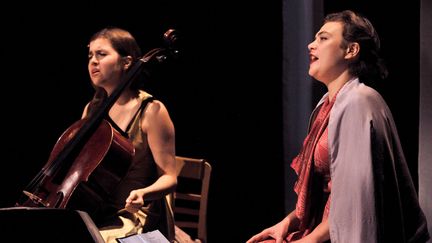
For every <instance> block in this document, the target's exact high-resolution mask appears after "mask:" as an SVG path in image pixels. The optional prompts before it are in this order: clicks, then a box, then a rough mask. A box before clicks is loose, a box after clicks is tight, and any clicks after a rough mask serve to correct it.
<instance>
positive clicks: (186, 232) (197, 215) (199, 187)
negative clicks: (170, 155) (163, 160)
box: [173, 156, 211, 243]
mask: <svg viewBox="0 0 432 243" xmlns="http://www.w3.org/2000/svg"><path fill="white" fill-rule="evenodd" d="M176 160H177V172H178V184H177V188H176V191H175V192H174V194H173V199H174V201H173V209H174V218H175V225H176V240H177V241H178V242H180V243H183V242H204V243H206V242H207V200H208V192H209V186H210V174H211V166H210V164H209V163H208V162H207V161H206V160H205V159H196V158H189V157H182V156H176Z"/></svg>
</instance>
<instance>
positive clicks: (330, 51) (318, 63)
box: [308, 22, 348, 84]
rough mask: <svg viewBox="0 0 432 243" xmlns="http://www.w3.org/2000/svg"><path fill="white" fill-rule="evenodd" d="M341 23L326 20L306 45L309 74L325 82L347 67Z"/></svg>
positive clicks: (334, 77)
mask: <svg viewBox="0 0 432 243" xmlns="http://www.w3.org/2000/svg"><path fill="white" fill-rule="evenodd" d="M342 32H343V23H341V22H327V23H325V24H324V25H323V26H322V27H321V29H320V30H319V31H318V33H317V34H316V35H315V40H314V41H313V42H311V43H310V44H309V45H308V49H309V58H310V59H309V60H310V63H309V75H310V76H312V77H314V78H315V79H316V80H319V81H321V82H323V83H325V84H328V83H329V82H331V81H332V80H335V79H336V78H337V77H339V76H340V75H341V73H342V72H344V71H346V70H347V69H348V62H347V60H346V59H345V54H346V50H345V48H343V47H342V43H343V37H342Z"/></svg>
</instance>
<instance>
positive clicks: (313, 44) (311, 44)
mask: <svg viewBox="0 0 432 243" xmlns="http://www.w3.org/2000/svg"><path fill="white" fill-rule="evenodd" d="M307 47H308V49H309V51H310V50H312V49H315V40H314V41H312V42H311V43H309V45H308V46H307Z"/></svg>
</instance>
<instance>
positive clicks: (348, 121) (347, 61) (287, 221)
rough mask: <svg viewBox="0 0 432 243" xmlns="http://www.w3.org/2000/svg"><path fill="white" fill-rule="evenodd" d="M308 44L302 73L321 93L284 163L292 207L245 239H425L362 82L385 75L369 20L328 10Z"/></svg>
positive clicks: (370, 242)
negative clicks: (291, 179)
mask: <svg viewBox="0 0 432 243" xmlns="http://www.w3.org/2000/svg"><path fill="white" fill-rule="evenodd" d="M308 49H309V58H310V64H309V75H310V76H312V77H313V78H315V79H316V80H318V81H320V82H321V83H323V84H324V85H325V86H326V87H327V91H328V92H327V93H326V94H325V95H324V96H323V97H322V99H321V101H320V102H319V103H318V104H317V106H316V108H315V110H314V111H313V113H312V115H311V121H310V127H309V133H308V135H307V136H306V138H305V139H304V142H303V147H302V149H301V150H300V152H299V154H298V155H297V156H296V157H295V158H294V159H293V161H292V163H291V167H292V168H293V169H294V171H295V172H296V174H297V175H298V179H297V182H296V184H295V185H294V191H295V192H296V193H297V196H298V197H297V204H296V208H295V209H294V210H293V211H292V212H291V213H289V214H288V215H286V217H285V218H283V219H282V220H281V221H280V222H279V223H277V224H275V225H273V226H270V227H268V228H266V229H264V230H262V231H261V232H259V233H257V234H256V235H254V236H252V237H251V238H250V239H249V240H248V241H247V243H256V242H267V243H270V242H277V243H282V242H296V243H301V242H338V243H339V242H340V243H346V242H349V243H366V242H367V243H376V242H380V243H381V242H392V243H395V242H401V243H402V242H412V243H414V242H416V243H425V242H427V240H428V239H429V234H428V230H427V225H426V218H425V216H424V214H423V212H422V209H421V208H420V206H419V203H418V199H417V194H416V191H415V188H414V184H413V181H412V179H411V177H410V173H409V171H408V167H407V164H406V162H405V158H404V154H403V151H402V146H401V144H400V141H399V137H398V133H397V130H396V126H395V123H394V121H393V118H392V114H391V112H390V109H389V108H388V106H387V104H386V103H385V101H384V99H383V98H382V97H381V95H380V94H379V93H378V92H377V91H376V90H374V89H373V88H371V87H370V86H369V85H371V84H373V83H372V82H373V81H379V80H381V79H383V78H385V77H386V76H387V69H386V68H385V66H384V64H383V62H382V60H381V58H380V56H379V50H380V40H379V38H378V34H377V32H376V31H375V29H374V27H373V26H372V24H371V22H370V21H369V20H368V19H366V18H365V17H363V16H361V15H359V14H357V13H354V12H353V11H350V10H345V11H342V12H338V13H333V14H329V15H327V16H326V18H325V19H324V23H323V25H322V26H321V29H320V30H319V31H318V33H317V34H316V35H315V39H314V40H313V41H312V42H311V43H310V44H309V45H308Z"/></svg>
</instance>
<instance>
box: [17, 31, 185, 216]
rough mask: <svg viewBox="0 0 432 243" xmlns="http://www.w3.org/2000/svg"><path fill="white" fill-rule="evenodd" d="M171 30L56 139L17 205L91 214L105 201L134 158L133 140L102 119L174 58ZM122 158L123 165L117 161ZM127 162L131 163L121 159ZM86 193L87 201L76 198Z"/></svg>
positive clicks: (173, 38)
mask: <svg viewBox="0 0 432 243" xmlns="http://www.w3.org/2000/svg"><path fill="white" fill-rule="evenodd" d="M177 39H178V37H177V35H176V31H175V30H174V29H169V30H168V31H166V32H165V33H164V40H165V42H166V44H167V45H168V47H167V48H155V49H152V50H150V51H149V52H148V53H147V54H145V55H144V56H143V57H142V58H140V59H139V60H138V61H137V62H135V63H133V64H132V66H131V68H130V70H129V71H128V72H127V73H125V76H124V77H123V81H122V82H121V84H120V85H119V86H118V87H117V88H116V89H115V90H114V91H113V92H112V94H111V95H110V96H108V97H106V98H105V99H104V100H103V102H102V103H101V104H99V105H98V106H97V107H96V109H95V110H94V111H93V112H92V113H91V114H90V115H89V116H88V117H86V118H83V119H81V120H79V121H77V122H75V123H74V124H72V126H70V127H69V128H68V129H67V130H66V131H65V132H64V133H63V134H62V135H61V136H60V138H59V139H58V141H57V143H56V144H55V146H54V148H53V150H52V152H51V154H50V156H49V159H48V162H47V163H46V164H45V166H44V167H43V168H42V169H41V171H40V172H39V173H38V174H37V175H36V177H34V179H33V180H32V181H31V182H30V183H29V184H28V186H26V187H25V189H24V190H23V195H22V198H21V199H20V200H19V201H18V202H16V204H15V206H23V207H46V208H60V209H64V208H73V209H80V210H84V211H86V212H87V213H89V214H90V215H92V214H96V213H97V212H94V211H95V210H97V209H98V207H99V205H100V204H102V203H104V202H105V201H108V200H107V197H109V192H110V191H112V190H113V189H114V188H116V186H117V185H118V183H119V182H120V180H121V179H122V177H123V176H124V175H125V174H126V172H127V171H128V168H129V165H130V163H131V161H132V157H133V156H134V152H135V151H134V147H133V145H132V143H131V142H130V141H129V140H128V139H127V138H126V137H125V136H123V135H122V134H120V133H119V132H118V131H117V130H116V129H114V128H113V127H112V126H111V124H110V122H108V121H107V120H106V118H107V116H108V112H109V110H110V108H111V107H112V105H113V104H114V103H115V101H116V100H117V99H118V97H119V96H120V95H121V94H122V92H123V91H124V90H125V88H126V87H128V86H129V85H130V84H131V83H132V82H133V81H134V80H135V79H136V78H137V77H138V76H139V75H141V74H142V73H144V74H148V72H149V71H151V69H152V68H154V67H155V66H157V65H159V64H161V63H165V62H166V61H167V60H170V59H172V58H176V57H177V55H178V50H177V49H176V48H175V45H174V43H175V42H176V41H177ZM116 161H122V163H116ZM124 161H127V162H129V163H124ZM77 193H84V196H81V197H79V198H84V199H85V200H86V201H84V202H81V201H80V200H78V199H77V197H74V195H75V194H77Z"/></svg>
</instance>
